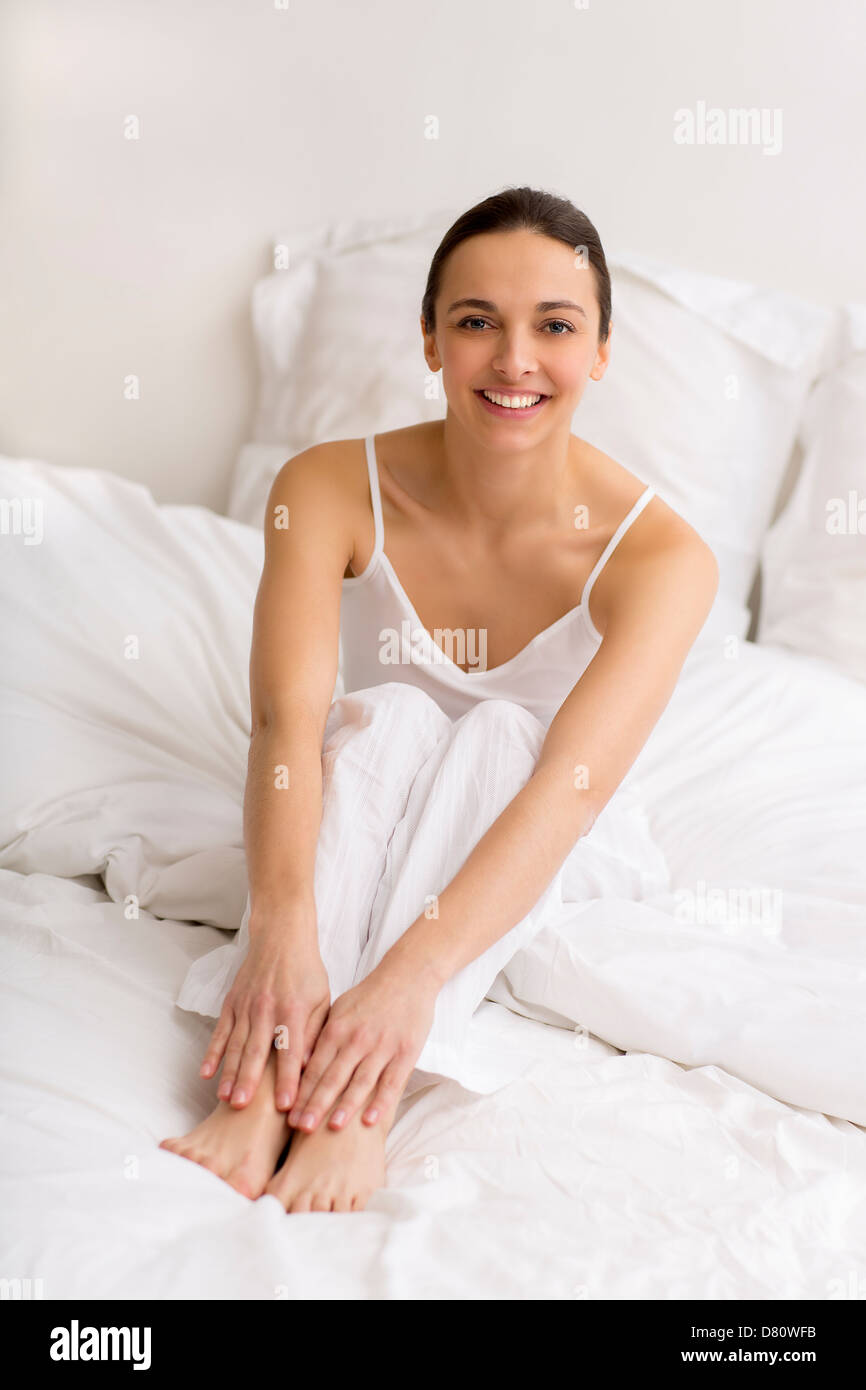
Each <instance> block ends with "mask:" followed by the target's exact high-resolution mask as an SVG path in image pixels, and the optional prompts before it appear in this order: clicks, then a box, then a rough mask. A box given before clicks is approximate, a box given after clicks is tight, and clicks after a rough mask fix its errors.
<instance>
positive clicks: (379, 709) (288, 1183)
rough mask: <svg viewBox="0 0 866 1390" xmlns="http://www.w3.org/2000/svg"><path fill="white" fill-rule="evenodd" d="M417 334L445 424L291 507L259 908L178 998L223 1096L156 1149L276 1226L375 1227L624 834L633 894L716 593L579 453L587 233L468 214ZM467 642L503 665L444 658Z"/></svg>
mask: <svg viewBox="0 0 866 1390" xmlns="http://www.w3.org/2000/svg"><path fill="white" fill-rule="evenodd" d="M421 334H422V350H423V354H424V357H425V360H426V362H427V364H428V367H429V368H430V370H431V371H434V372H439V371H441V372H442V377H443V386H444V391H445V395H446V398H447V402H448V410H447V413H446V416H445V419H444V420H442V421H435V422H433V423H429V424H427V423H425V424H418V425H412V426H409V427H407V428H405V429H400V430H392V431H390V432H387V433H384V434H380V435H376V436H374V435H372V434H371V435H368V436H367V437H366V439H365V440H363V441H361V440H341V441H337V442H334V443H329V444H323V445H318V446H316V447H314V448H313V449H309V450H306V451H305V453H303V454H301V455H298V456H297V457H296V458H294V459H292V460H290V461H289V462H288V463H287V464H286V465H285V466H284V467H283V469H282V470H281V471H280V473H279V475H278V476H277V479H276V480H275V482H274V485H273V488H272V490H271V494H270V497H269V499H268V508H267V512H266V518H265V564H264V570H263V573H262V578H261V583H260V586H259V592H258V596H257V599H256V609H255V619H254V628H253V648H252V659H251V665H250V693H251V701H252V729H253V732H252V739H251V745H250V759H249V771H248V777H247V790H246V799H245V819H244V829H245V840H246V846H247V866H248V874H249V885H250V896H249V899H248V902H247V911H246V913H245V915H244V920H243V923H242V927H241V930H240V931H239V933H238V937H237V940H236V942H235V943H234V945H233V946H232V947H226V948H221V949H220V951H217V952H215V953H213V958H212V957H205V958H204V959H203V960H202V961H199V962H196V964H195V966H194V967H193V969H192V971H191V972H190V976H189V977H188V979H187V982H186V984H185V986H184V989H183V991H182V993H181V996H180V999H179V1002H180V1003H181V1004H182V1006H183V1007H185V1008H192V1009H198V1010H199V1011H200V1012H203V1013H208V1014H212V1015H214V1016H215V1015H216V1014H219V1021H218V1023H217V1026H216V1029H215V1030H214V1033H213V1037H212V1039H211V1044H210V1047H209V1049H208V1053H207V1057H206V1059H205V1062H204V1063H203V1066H202V1074H203V1075H205V1076H213V1075H214V1074H215V1072H216V1070H217V1068H218V1066H219V1065H220V1063H221V1062H222V1064H223V1075H222V1080H221V1083H220V1088H219V1092H218V1094H219V1097H220V1102H219V1104H218V1106H217V1108H216V1110H215V1111H214V1112H213V1114H212V1115H211V1116H210V1117H209V1118H208V1119H207V1120H206V1121H205V1122H204V1123H203V1124H202V1125H199V1126H198V1127H197V1128H196V1129H195V1130H194V1131H193V1132H192V1133H191V1134H190V1135H187V1136H186V1137H185V1138H183V1139H179V1140H166V1141H164V1145H165V1147H168V1148H171V1149H173V1150H174V1152H176V1153H178V1154H180V1155H182V1156H184V1157H186V1158H191V1159H194V1160H195V1161H197V1162H200V1163H202V1164H204V1165H205V1166H206V1167H208V1168H211V1169H212V1170H213V1171H215V1172H217V1173H219V1174H220V1175H221V1176H222V1177H224V1178H225V1179H226V1180H227V1181H229V1182H230V1183H232V1185H233V1186H235V1187H237V1188H238V1190H239V1191H242V1192H244V1193H245V1194H246V1195H247V1196H250V1197H258V1196H260V1195H261V1194H262V1193H263V1192H264V1191H267V1192H268V1193H270V1194H272V1195H273V1196H276V1197H277V1198H278V1199H279V1200H280V1202H282V1204H283V1205H284V1206H285V1208H286V1210H287V1211H310V1210H320V1211H330V1210H334V1211H350V1210H358V1209H359V1208H360V1207H362V1206H363V1205H364V1204H365V1202H366V1200H367V1197H368V1196H369V1195H370V1193H371V1192H372V1191H373V1190H374V1189H375V1188H376V1187H377V1186H380V1185H382V1183H383V1182H384V1176H385V1169H384V1139H385V1135H386V1134H387V1132H388V1129H389V1127H390V1125H391V1123H392V1121H393V1119H394V1116H395V1113H396V1108H397V1105H398V1103H399V1100H400V1098H401V1096H402V1095H403V1092H404V1090H405V1089H406V1087H407V1085H408V1084H409V1083H410V1081H411V1077H412V1073H413V1071H415V1070H417V1071H418V1072H419V1074H423V1076H424V1077H426V1080H427V1084H429V1080H430V1077H431V1075H432V1077H433V1079H435V1078H436V1077H452V1078H455V1079H459V1080H460V1081H461V1082H462V1084H464V1085H468V1086H469V1087H470V1088H471V1087H473V1086H474V1084H475V1083H474V1079H473V1077H472V1075H471V1072H470V1071H467V1063H466V1058H465V1038H466V1031H467V1028H468V1024H469V1020H470V1018H471V1015H472V1013H473V1011H474V1010H475V1009H476V1008H477V1006H478V1004H479V1003H480V1001H481V1000H482V999H483V998H484V996H485V994H486V993H487V991H488V989H489V988H490V986H491V985H492V983H493V980H494V979H495V977H496V975H497V974H498V972H499V970H500V969H501V968H502V966H503V965H504V964H505V963H507V961H508V960H509V959H511V957H512V956H513V954H514V952H515V951H516V950H517V949H518V948H519V947H520V946H521V945H522V944H524V943H525V942H526V941H528V940H529V938H530V937H531V936H532V935H533V934H534V933H535V932H537V931H538V930H540V929H541V928H542V927H543V926H544V925H545V920H546V916H545V914H546V913H547V912H548V911H550V910H552V909H553V908H561V907H562V897H561V873H562V870H563V868H564V866H565V865H566V864H568V865H569V867H570V876H571V881H572V882H581V881H583V882H584V885H585V892H586V894H587V895H590V896H591V887H590V883H591V875H588V874H587V872H586V865H587V864H588V860H587V859H586V856H587V854H589V856H590V858H591V857H592V853H593V850H594V846H595V844H596V843H597V841H596V838H595V837H596V836H597V835H598V833H599V832H598V830H597V829H596V828H595V823H596V821H597V820H598V819H599V817H600V816H601V815H602V813H603V812H604V821H603V826H602V833H604V826H605V825H606V826H608V827H610V826H612V827H613V833H612V835H611V839H612V841H613V843H614V845H615V846H616V847H617V848H616V849H615V851H614V853H613V855H612V856H609V860H608V862H610V859H611V858H612V859H613V860H616V857H617V851H619V852H620V853H621V854H622V859H623V865H624V866H625V865H626V863H628V866H629V872H631V870H632V869H633V866H634V862H635V859H636V858H637V859H639V858H640V851H638V852H637V853H635V850H634V843H633V837H634V822H633V819H632V818H631V810H632V807H631V803H629V804H628V805H626V804H625V802H624V801H623V800H622V799H621V797H620V796H618V795H617V788H618V787H619V785H620V783H621V782H622V781H623V779H624V778H625V776H626V774H627V772H628V770H629V768H630V767H631V765H632V763H633V762H634V759H635V758H636V756H637V754H638V753H639V751H640V749H641V748H642V746H643V744H644V742H645V741H646V739H647V737H648V735H649V733H650V731H651V730H652V728H653V726H654V725H655V723H656V721H657V720H658V718H659V716H660V714H661V713H662V711H663V709H664V708H665V706H666V704H667V702H668V700H669V698H670V696H671V694H672V693H673V689H674V686H675V684H676V681H677V678H678V675H679V672H680V669H681V667H682V664H683V662H684V660H685V657H686V655H687V653H688V651H689V649H690V647H691V645H692V643H693V642H694V640H695V638H696V636H697V635H698V633H699V631H700V629H701V627H702V625H703V623H704V620H705V619H706V617H707V614H708V612H709V609H710V607H711V604H712V601H713V598H714V596H715V592H716V588H717V583H718V567H717V565H716V562H715V559H714V557H713V555H712V553H711V552H710V550H709V549H708V547H707V546H706V545H705V544H704V542H703V541H702V540H701V538H700V537H699V536H698V535H697V534H696V533H695V532H694V531H693V530H692V528H691V527H690V526H689V525H688V524H687V523H686V522H685V521H684V520H683V519H682V518H681V517H679V516H678V515H677V514H676V513H675V512H673V511H672V510H671V509H670V508H669V507H668V506H667V505H666V504H665V503H664V502H663V501H662V499H661V498H659V497H657V496H656V495H655V492H654V489H653V488H652V487H651V486H647V485H646V484H645V483H644V482H643V481H642V480H641V479H639V478H637V477H635V476H634V475H633V474H632V473H630V472H629V471H628V469H626V468H624V467H623V466H622V465H621V464H619V463H617V462H616V461H615V460H614V459H611V458H609V457H608V456H607V455H605V454H603V453H602V452H601V451H600V450H598V449H596V448H594V447H593V446H592V445H591V444H589V443H587V442H586V441H585V440H582V439H579V438H578V437H576V436H575V435H573V434H572V433H571V422H572V418H573V415H574V411H575V409H576V408H577V406H578V404H579V402H580V399H581V396H582V395H583V392H584V390H585V388H586V385H587V382H588V381H589V380H594V381H598V380H600V379H601V377H602V376H603V375H604V372H605V370H606V369H607V366H608V361H609V356H610V337H611V299H610V279H609V276H608V272H607V266H606V263H605V258H604V252H603V250H602V247H601V243H600V240H599V238H598V234H597V232H596V230H595V228H594V227H593V226H592V223H591V222H590V221H589V219H588V218H587V217H586V216H585V214H583V213H582V212H580V211H579V210H578V209H577V208H575V207H574V206H573V205H572V204H571V203H569V202H568V201H567V200H566V199H562V198H558V197H555V196H554V195H553V194H550V193H546V192H541V191H538V190H534V189H527V188H518V189H509V190H506V191H505V192H503V193H500V194H497V195H495V196H494V197H492V198H488V199H486V200H485V201H484V202H482V203H480V204H478V206H477V207H475V208H472V209H470V210H469V211H468V212H467V213H466V214H464V216H463V217H461V218H459V219H458V221H457V222H456V223H455V224H454V226H453V227H451V228H450V229H449V231H448V232H447V233H446V235H445V237H444V238H443V241H442V243H441V245H440V246H439V248H438V250H437V251H436V254H435V256H434V257H433V261H432V263H431V266H430V272H429V276H428V281H427V286H426V289H425V292H424V296H423V302H422V312H421ZM286 509H288V512H289V514H290V515H291V517H292V525H291V528H284V527H282V526H279V525H277V524H275V523H273V519H274V518H275V517H277V516H279V515H281V514H283V513H284V512H285V510H286ZM386 547H387V551H386ZM404 586H405V587H404ZM410 595H411V598H410ZM590 601H591V603H592V612H590ZM404 628H406V629H407V630H409V631H410V632H411V633H412V634H413V640H412V642H411V643H407V648H406V652H405V655H404V654H403V653H402V652H401V651H400V650H399V649H398V648H394V647H393V645H392V644H389V645H388V651H389V656H388V658H387V659H383V643H382V635H383V633H386V634H387V633H388V632H392V633H397V632H401V633H402V632H403V630H404ZM470 633H471V634H475V635H476V636H480V635H481V634H483V639H484V640H483V650H484V658H485V659H484V664H483V667H480V668H479V666H478V665H477V664H476V665H473V663H472V661H471V660H470V658H469V652H470V648H469V645H468V643H466V642H464V643H463V645H462V647H461V645H460V643H459V642H458V643H457V644H456V645H457V651H458V656H459V658H460V659H459V660H455V659H454V658H453V657H452V656H451V655H450V654H449V653H448V652H447V651H446V650H445V648H444V646H443V645H441V644H440V642H437V640H436V634H439V635H440V637H441V636H442V635H447V636H448V637H449V639H450V638H451V637H453V636H454V635H455V634H457V635H458V636H459V635H461V634H462V635H463V636H464V637H465V636H466V634H470ZM341 636H342V639H343V646H344V658H345V659H344V683H345V689H346V695H345V696H344V697H343V698H342V699H340V700H337V701H335V702H333V703H331V696H332V693H333V690H334V682H335V677H336V670H337V654H338V641H339V639H340V637H341ZM416 638H417V640H415V639H416ZM480 646H481V644H480V643H476V644H475V646H474V647H473V648H472V651H477V650H480ZM419 653H420V659H418V655H419ZM395 654H396V659H394V657H395ZM488 658H489V660H488ZM464 660H465V661H466V665H465V666H464V665H463V664H462V662H463V661H464ZM608 803H610V807H609V808H608ZM608 833H609V834H610V831H608ZM608 843H610V841H609V842H608ZM620 847H622V848H620ZM226 953H228V954H226ZM275 1038H276V1042H274V1040H275ZM286 1112H288V1125H289V1129H288V1131H287V1129H286ZM288 1134H290V1135H291V1143H290V1147H289V1152H288V1156H287V1158H286V1159H285V1162H284V1163H283V1164H282V1166H279V1160H280V1155H281V1152H282V1150H283V1148H284V1145H285V1141H286V1138H287V1135H288ZM275 1169H276V1172H275Z"/></svg>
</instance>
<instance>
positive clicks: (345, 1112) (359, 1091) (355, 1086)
mask: <svg viewBox="0 0 866 1390" xmlns="http://www.w3.org/2000/svg"><path fill="white" fill-rule="evenodd" d="M389 1056H390V1054H388V1053H380V1054H378V1055H374V1056H372V1057H366V1058H365V1059H364V1061H363V1062H362V1063H361V1065H360V1066H359V1067H358V1069H357V1070H356V1072H355V1075H354V1076H353V1077H352V1079H351V1081H350V1082H349V1084H348V1086H347V1087H346V1089H345V1091H344V1092H343V1094H342V1095H341V1096H338V1097H337V1101H336V1104H337V1109H336V1110H335V1111H334V1113H333V1115H332V1116H331V1118H330V1120H329V1121H328V1125H329V1127H330V1128H331V1129H343V1128H344V1127H345V1126H346V1125H347V1124H348V1123H349V1121H350V1120H351V1118H352V1116H353V1115H354V1114H355V1112H356V1111H357V1110H358V1109H359V1107H360V1106H362V1105H363V1104H364V1102H365V1101H368V1100H369V1101H370V1102H371V1104H372V1093H373V1091H374V1090H375V1089H376V1083H377V1082H378V1080H379V1077H380V1076H381V1075H382V1070H383V1068H384V1067H385V1066H386V1065H387V1063H388V1061H389Z"/></svg>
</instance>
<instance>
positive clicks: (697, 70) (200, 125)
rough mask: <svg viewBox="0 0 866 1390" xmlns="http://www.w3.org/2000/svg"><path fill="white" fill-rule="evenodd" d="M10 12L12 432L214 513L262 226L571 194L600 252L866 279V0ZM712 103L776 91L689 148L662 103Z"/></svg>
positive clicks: (51, 6) (64, 459) (8, 375)
mask: <svg viewBox="0 0 866 1390" xmlns="http://www.w3.org/2000/svg"><path fill="white" fill-rule="evenodd" d="M278 6H279V7H278ZM283 6H284V7H283ZM0 16H2V18H0V26H2V32H0V46H2V50H3V52H4V54H5V56H4V57H3V59H2V72H0V115H2V133H0V197H2V214H0V215H2V223H0V261H2V267H3V269H2V277H3V283H2V312H3V334H2V344H0V391H2V417H0V452H3V453H6V454H10V455H15V456H18V455H24V456H29V457H35V458H43V459H47V460H49V461H51V462H54V463H63V464H71V465H78V466H85V467H96V468H109V469H113V470H115V471H117V472H119V473H123V474H125V475H126V476H128V477H130V478H134V479H137V480H140V481H142V482H146V483H147V484H148V485H149V486H150V487H152V489H153V491H154V493H155V495H156V496H157V498H158V499H159V500H161V501H198V502H203V503H206V504H207V505H210V506H213V507H216V508H217V509H220V510H222V508H223V507H224V505H225V502H226V498H227V495H228V478H229V472H230V469H231V466H232V463H233V460H234V457H235V454H236V452H237V449H238V447H239V445H240V444H241V443H242V442H243V441H244V439H245V438H246V437H247V436H248V432H249V425H250V417H251V412H252V406H253V399H254V391H255V378H256V369H255V360H254V354H253V350H252V342H251V333H250V326H249V310H248V305H249V294H250V288H251V285H252V283H253V281H254V279H255V278H256V277H257V276H258V275H259V274H261V273H263V272H264V271H266V270H267V269H268V257H269V252H270V239H271V237H272V235H273V234H274V233H276V232H278V231H283V230H284V229H286V228H290V227H291V226H293V225H297V224H300V225H303V226H307V225H309V224H311V223H316V222H318V221H319V220H320V219H328V218H331V217H333V216H337V215H343V216H365V217H366V216H372V217H375V216H377V215H379V214H388V213H393V212H395V211H400V210H402V209H405V208H411V209H413V210H417V209H421V208H425V207H428V206H429V207H441V206H443V205H447V206H450V205H452V204H455V203H456V204H457V205H461V206H469V205H470V204H471V203H473V202H476V201H477V200H478V199H480V198H482V197H485V196H486V195H487V194H488V193H490V192H492V191H494V190H495V189H497V188H500V187H502V186H504V185H507V184H514V183H531V184H535V185H538V186H541V187H546V188H550V189H553V190H554V191H556V192H559V193H564V194H566V195H567V196H569V197H571V198H573V199H574V201H575V202H577V204H578V205H579V206H581V207H582V208H584V210H585V211H587V212H588V213H589V215H590V217H591V218H592V219H593V221H594V222H595V223H596V226H597V227H598V229H599V231H600V233H601V236H602V240H603V241H604V242H605V245H606V247H607V249H608V250H609V251H614V250H622V249H637V250H642V251H646V252H648V253H652V254H656V255H662V256H665V257H668V258H670V259H674V260H676V261H678V262H680V263H681V264H684V265H690V266H694V267H697V268H703V269H707V270H710V271H714V272H716V273H718V274H722V275H729V276H734V277H740V278H748V279H754V280H756V281H759V282H762V283H764V284H766V285H773V286H776V287H778V288H782V289H789V290H793V291H795V292H797V293H800V294H804V295H807V296H810V297H813V298H815V299H817V300H819V301H821V302H824V303H832V302H835V301H839V300H843V299H846V298H860V299H863V298H866V272H864V265H863V250H862V242H863V230H864V227H866V195H864V186H863V180H862V145H863V137H864V133H866V119H864V117H866V94H864V84H863V83H862V80H861V64H862V55H863V52H864V47H866V7H864V6H862V5H861V4H860V3H859V0H822V4H821V5H815V4H813V3H810V2H809V0H717V3H710V2H709V0H656V3H647V0H589V2H588V4H585V5H584V4H583V0H579V3H577V4H575V3H574V0H534V2H530V0H525V3H518V0H499V3H492V0H432V2H431V3H420V0H373V2H372V3H364V0H277V3H276V4H275V3H274V0H147V3H143V2H142V0H136V3H131V0H75V3H72V2H71V0H66V3H63V0H53V2H52V0H5V4H4V5H3V7H2V9H0ZM698 102H704V103H706V105H707V106H718V107H722V108H723V109H725V110H728V109H730V108H738V107H751V106H755V107H759V108H766V109H767V110H768V111H769V112H772V111H774V110H776V109H780V110H781V112H782V127H781V134H782V145H781V151H780V152H779V153H778V154H775V155H765V154H764V153H763V150H762V148H761V146H760V145H739V146H733V145H728V146H720V145H713V146H710V145H692V146H685V145H678V144H676V143H675V141H674V138H673V131H674V112H675V111H676V110H677V109H678V108H682V107H688V108H690V109H695V108H696V106H697V103H698ZM130 115H133V116H135V117H137V118H138V120H139V121H140V138H139V139H138V140H129V139H125V138H124V122H125V120H126V118H127V117H129V116H130ZM430 115H435V116H436V117H437V118H438V120H439V123H440V134H439V138H438V140H429V139H427V138H425V119H426V118H427V117H428V116H430ZM443 231H444V228H443ZM419 294H420V290H419ZM419 351H420V338H419ZM128 374H135V375H136V376H138V378H139V379H140V383H141V387H140V389H141V396H140V399H139V400H137V401H130V400H125V399H124V394H123V387H124V378H125V377H126V376H127V375H128ZM334 386H335V390H340V389H342V388H341V384H340V383H339V382H335V384H334Z"/></svg>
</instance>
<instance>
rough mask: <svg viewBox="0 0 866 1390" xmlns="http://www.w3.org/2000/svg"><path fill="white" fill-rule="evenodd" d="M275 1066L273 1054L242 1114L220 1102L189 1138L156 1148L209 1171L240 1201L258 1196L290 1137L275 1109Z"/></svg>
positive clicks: (174, 1140)
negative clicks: (165, 1150) (188, 1160)
mask: <svg viewBox="0 0 866 1390" xmlns="http://www.w3.org/2000/svg"><path fill="white" fill-rule="evenodd" d="M275 1064H276V1059H275V1057H274V1054H273V1052H271V1056H270V1058H269V1059H268V1064H267V1066H266V1067H265V1071H264V1075H263V1076H262V1079H261V1081H260V1082H259V1085H258V1089H257V1090H256V1093H255V1095H254V1096H253V1098H252V1100H251V1101H250V1102H249V1104H248V1105H246V1106H244V1108H243V1109H242V1110H235V1109H233V1108H232V1106H230V1105H228V1104H227V1103H226V1102H225V1101H224V1100H221V1101H219V1102H218V1103H217V1108H216V1110H214V1111H213V1112H212V1113H211V1114H210V1115H208V1117H207V1119H206V1120H202V1122H201V1124H200V1125H196V1127H195V1129H192V1130H190V1132H189V1134H185V1135H184V1136H183V1138H182V1139H163V1141H162V1143H161V1144H160V1146H159V1147H160V1148H161V1149H168V1151H169V1152H170V1153H175V1154H179V1155H180V1157H181V1158H189V1159H192V1161H193V1163H200V1164H201V1165H202V1167H203V1168H209V1169H210V1171H211V1172H212V1173H216V1174H217V1176H218V1177H220V1178H225V1180H226V1182H227V1183H228V1184H229V1186H230V1187H233V1188H234V1189H235V1191H236V1192H240V1193H242V1194H243V1196H244V1197H250V1198H255V1197H261V1195H262V1193H263V1192H264V1190H265V1183H266V1182H267V1181H268V1178H269V1177H270V1176H271V1175H272V1173H273V1171H274V1169H275V1167H276V1165H277V1160H278V1159H279V1157H280V1154H281V1153H282V1151H283V1149H284V1148H285V1146H286V1143H287V1142H288V1140H289V1138H290V1131H289V1129H288V1126H287V1125H286V1117H285V1114H282V1113H281V1112H280V1111H279V1110H277V1108H276V1106H275V1105H274V1073H275Z"/></svg>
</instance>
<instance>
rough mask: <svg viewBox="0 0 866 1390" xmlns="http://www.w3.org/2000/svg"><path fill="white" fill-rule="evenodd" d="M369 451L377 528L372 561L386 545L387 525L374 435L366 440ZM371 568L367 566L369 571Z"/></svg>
mask: <svg viewBox="0 0 866 1390" xmlns="http://www.w3.org/2000/svg"><path fill="white" fill-rule="evenodd" d="M364 444H365V446H366V450H367V472H368V474H369V475H370V499H371V501H372V503H373V522H374V526H375V539H374V542H373V555H372V556H371V557H370V558H371V561H372V560H373V559H374V558H375V557H376V556H377V555H379V554H381V552H382V547H383V545H384V543H385V524H384V522H383V520H382V494H381V492H380V491H379V467H378V464H377V463H376V445H375V443H374V437H373V435H372V434H368V435H367V436H366V438H365V440H364ZM369 568H370V566H369V565H367V569H369Z"/></svg>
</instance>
